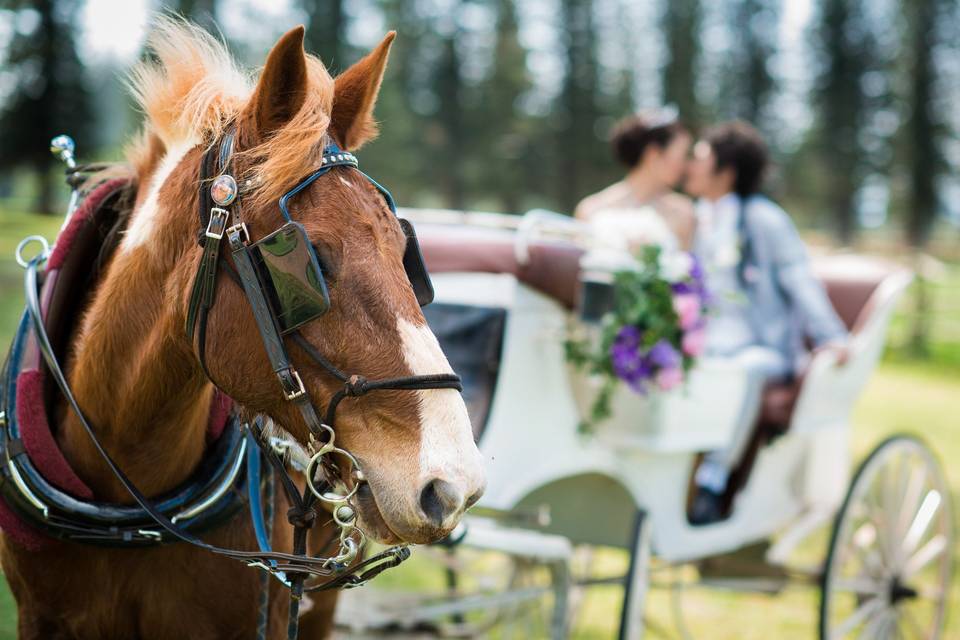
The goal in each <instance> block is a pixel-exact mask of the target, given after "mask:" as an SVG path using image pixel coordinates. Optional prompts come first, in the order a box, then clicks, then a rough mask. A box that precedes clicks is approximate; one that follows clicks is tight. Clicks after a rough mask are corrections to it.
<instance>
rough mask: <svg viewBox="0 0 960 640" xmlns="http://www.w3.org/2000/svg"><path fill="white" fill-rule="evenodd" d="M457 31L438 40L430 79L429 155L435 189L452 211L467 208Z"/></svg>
mask: <svg viewBox="0 0 960 640" xmlns="http://www.w3.org/2000/svg"><path fill="white" fill-rule="evenodd" d="M458 33H459V30H454V31H453V33H451V34H450V35H446V36H443V37H442V38H441V41H440V60H439V62H438V64H437V68H436V71H435V75H434V78H433V85H434V90H435V92H436V97H437V103H438V108H437V113H436V119H435V123H436V125H437V128H436V132H437V135H436V137H435V146H434V149H435V150H434V151H433V153H432V155H433V158H434V160H435V161H436V166H435V168H434V171H435V175H436V178H437V180H438V184H437V187H438V188H439V189H440V192H441V194H442V196H443V198H444V200H445V202H446V206H448V207H450V208H452V209H463V208H464V207H465V206H466V185H465V176H464V171H463V167H464V159H465V158H466V152H467V149H466V130H465V128H464V124H465V123H464V108H465V102H464V95H463V94H464V86H463V78H462V76H461V74H460V54H459V51H458V49H457V40H458Z"/></svg>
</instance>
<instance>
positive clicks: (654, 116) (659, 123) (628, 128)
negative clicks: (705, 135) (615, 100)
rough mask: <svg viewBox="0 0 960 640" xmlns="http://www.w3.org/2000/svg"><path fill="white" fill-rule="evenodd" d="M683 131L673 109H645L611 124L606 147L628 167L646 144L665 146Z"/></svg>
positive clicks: (639, 155)
mask: <svg viewBox="0 0 960 640" xmlns="http://www.w3.org/2000/svg"><path fill="white" fill-rule="evenodd" d="M686 132H687V128H686V127H684V126H683V123H682V122H680V120H679V119H678V118H677V112H676V108H664V109H657V110H653V111H645V112H641V113H637V114H634V115H632V116H627V117H626V118H624V119H622V120H620V121H619V122H617V124H615V125H614V126H613V129H612V130H611V132H610V147H611V148H612V149H613V155H614V156H615V157H616V158H617V160H619V161H620V162H621V163H623V164H624V165H626V166H627V167H629V168H631V169H632V168H633V167H635V166H637V164H638V163H639V162H640V160H641V159H643V152H644V151H645V150H646V148H647V146H649V145H651V144H654V145H657V146H658V147H660V148H663V147H666V146H667V145H668V144H670V142H671V141H673V139H674V137H676V136H677V135H678V134H680V133H686Z"/></svg>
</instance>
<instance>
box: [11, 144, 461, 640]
mask: <svg viewBox="0 0 960 640" xmlns="http://www.w3.org/2000/svg"><path fill="white" fill-rule="evenodd" d="M233 140H234V135H233V133H232V132H231V133H229V134H227V135H226V136H225V137H224V139H223V140H222V141H221V143H220V144H219V145H213V146H211V147H210V148H209V149H208V150H207V151H206V153H205V154H204V157H203V161H202V165H201V174H200V193H199V196H200V198H199V199H200V221H201V225H202V228H203V231H202V232H201V237H200V244H201V245H202V246H203V255H202V257H201V260H200V266H199V268H198V270H197V274H196V276H195V278H194V283H193V289H192V291H191V295H190V302H189V306H188V313H187V326H186V330H187V335H188V337H189V338H190V340H191V342H193V343H194V346H195V347H196V350H197V355H198V360H199V362H200V365H201V367H202V368H203V370H204V372H205V373H206V375H207V377H208V378H209V379H210V380H211V381H212V382H214V384H216V382H215V381H213V378H212V377H211V376H210V373H209V371H208V368H207V366H206V362H205V351H206V348H205V347H206V329H207V322H208V317H209V312H210V310H211V308H212V307H213V305H214V304H215V302H216V294H217V282H218V281H217V275H218V273H219V271H220V268H221V267H223V270H224V272H225V273H227V274H228V276H229V277H230V279H231V280H233V281H234V282H235V283H236V284H237V285H239V286H240V287H241V288H242V289H243V291H244V293H245V295H246V297H247V301H248V302H249V304H250V307H251V310H252V311H253V316H254V319H255V321H256V323H257V328H258V330H259V332H260V337H261V340H262V342H263V346H264V349H265V352H266V355H267V358H268V359H269V361H270V365H271V367H272V368H273V371H274V373H275V374H276V376H277V381H278V384H279V385H280V390H281V391H282V393H283V396H284V398H285V399H286V401H288V402H291V403H293V404H294V405H296V407H297V409H298V410H299V412H300V415H301V417H302V418H303V421H304V423H305V424H306V426H307V429H308V430H309V441H308V443H307V448H308V450H309V452H310V454H311V458H310V462H309V464H307V466H306V469H305V474H304V475H305V477H306V488H305V489H304V490H303V491H302V492H300V490H299V489H298V488H297V486H296V484H295V482H294V480H293V479H292V478H291V477H290V475H289V473H288V471H287V465H286V464H285V463H284V461H283V459H282V458H281V456H280V455H278V451H277V450H275V449H274V447H273V446H272V444H271V443H270V442H269V437H268V434H267V433H266V429H265V427H264V420H263V419H262V418H257V419H255V420H253V422H252V424H250V425H248V427H249V434H250V435H249V437H250V438H251V439H252V440H254V441H255V442H256V443H257V444H258V445H259V446H260V449H261V452H262V455H263V457H264V458H265V459H266V460H267V461H269V463H270V464H271V466H272V467H273V468H274V470H275V471H276V472H277V474H278V476H279V477H280V479H281V485H282V487H283V489H284V492H285V494H286V495H287V498H288V500H289V501H290V504H291V505H292V506H291V508H290V510H289V511H288V513H287V517H288V520H289V521H290V523H291V524H292V525H293V529H294V531H293V553H290V554H288V553H281V552H276V551H273V550H272V549H271V546H270V540H269V535H268V534H266V533H265V528H264V526H263V513H262V512H261V510H260V506H259V503H260V500H259V488H258V489H257V490H256V492H257V495H255V496H254V495H253V493H254V489H253V487H255V486H256V487H259V484H254V482H251V483H250V487H251V498H252V499H251V510H252V512H253V517H254V529H255V531H256V533H257V536H256V537H257V543H258V546H259V551H238V550H234V549H225V548H221V547H217V546H215V545H211V544H208V543H206V542H204V541H203V540H200V539H199V538H197V537H196V536H194V535H193V534H191V533H189V532H188V531H185V530H184V529H182V528H181V527H180V526H178V525H177V524H175V523H174V522H173V521H171V520H170V519H169V518H168V517H167V516H166V515H164V514H163V513H162V512H161V511H160V510H158V509H157V508H156V507H155V505H154V504H153V502H152V501H151V500H150V499H149V498H147V497H146V496H145V495H144V494H143V493H142V492H140V490H139V489H137V487H136V486H135V485H134V484H133V483H132V481H131V480H130V479H129V478H128V477H127V476H126V475H125V474H124V473H123V471H122V470H121V469H120V468H119V467H118V466H117V464H116V463H115V462H114V461H113V459H112V458H111V457H110V455H109V454H108V453H107V451H106V450H105V449H104V448H103V446H102V445H101V443H100V441H99V439H98V438H97V436H96V433H95V430H94V429H93V427H92V426H91V424H90V423H89V421H88V420H87V418H86V416H85V415H84V413H83V411H82V410H81V408H80V406H79V405H78V403H77V401H76V399H75V398H74V396H73V393H72V391H71V389H70V386H69V385H68V383H67V381H66V377H65V376H64V374H63V371H62V369H61V367H60V365H59V362H58V361H57V358H56V356H55V354H54V351H53V348H52V347H51V345H50V340H49V338H48V336H47V332H46V329H45V327H44V323H43V320H42V316H41V312H40V302H39V299H38V296H37V287H36V279H37V270H38V269H39V267H40V264H41V263H42V262H43V259H44V258H45V256H38V257H37V258H35V259H33V260H32V261H30V262H29V264H28V265H27V275H26V296H27V311H28V313H29V315H30V316H31V319H32V321H33V324H34V327H35V329H36V333H37V338H38V340H39V342H40V344H41V353H42V354H43V356H44V358H45V360H46V362H47V365H48V367H49V369H50V372H51V374H52V375H53V377H54V380H55V381H56V382H57V384H58V386H59V387H60V389H61V391H62V392H63V394H64V397H65V398H66V400H67V402H68V403H69V404H70V406H71V408H72V410H73V411H74V412H75V413H76V415H77V417H78V418H79V421H80V424H81V425H82V427H83V428H84V430H85V431H86V432H87V435H88V436H89V437H90V439H91V441H92V443H93V444H94V446H95V448H96V449H97V451H98V452H99V454H100V455H101V457H102V458H103V459H104V461H105V462H106V463H107V465H108V466H109V468H110V469H111V471H112V472H113V473H114V475H115V476H116V477H117V479H118V481H119V482H120V483H121V484H122V485H123V486H124V488H125V489H126V490H127V492H128V493H129V494H130V495H131V496H132V497H133V499H134V500H135V501H136V502H137V504H138V505H139V506H140V507H141V508H142V509H143V510H144V511H145V512H146V513H147V514H148V515H149V516H150V517H151V518H152V519H153V520H154V521H155V522H156V523H157V524H158V525H159V526H160V527H162V528H163V529H164V530H166V531H167V532H168V533H169V534H170V535H171V536H172V537H173V538H175V539H178V540H181V541H183V542H187V543H189V544H191V545H194V546H196V547H199V548H202V549H205V550H207V551H210V552H212V553H215V554H217V555H221V556H225V557H228V558H231V559H234V560H238V561H241V562H243V563H245V564H247V565H249V566H254V567H258V568H260V569H262V570H263V571H265V572H266V573H268V574H270V575H273V576H275V577H277V578H278V579H279V580H280V581H281V582H282V583H283V584H284V585H286V586H287V587H289V588H290V592H291V602H290V617H289V623H288V637H290V638H296V636H297V620H298V612H299V601H300V598H301V596H302V594H303V593H304V592H305V591H320V590H327V589H335V588H346V587H353V586H358V585H360V584H363V583H364V582H365V581H367V580H369V579H370V578H372V577H374V576H376V575H377V574H379V573H380V572H382V571H383V570H385V569H388V568H390V567H394V566H396V565H398V564H399V563H400V562H402V561H403V560H405V559H406V558H407V557H408V556H409V553H410V552H409V549H407V548H406V547H405V546H400V547H393V548H390V549H387V550H386V551H384V552H381V553H379V554H377V555H375V556H373V557H371V558H368V559H366V560H364V561H361V562H358V563H355V560H356V559H357V556H358V554H359V549H360V547H361V545H362V543H363V540H364V537H363V533H362V532H361V531H360V530H359V529H358V528H357V527H356V522H355V521H356V513H357V509H356V507H355V506H354V505H352V504H351V503H350V501H351V499H352V498H353V497H354V495H355V494H356V491H357V489H358V487H359V486H360V484H362V483H363V482H365V479H364V476H363V473H362V470H361V469H360V467H359V464H358V462H357V460H356V458H355V457H354V456H353V455H352V454H351V453H350V452H349V451H347V450H345V449H343V448H340V447H338V446H336V443H335V435H336V434H335V431H334V419H335V417H336V410H337V407H338V406H339V405H340V403H341V401H342V400H343V399H344V398H346V397H360V396H364V395H366V394H367V393H369V392H371V391H378V390H385V389H390V390H404V391H418V390H425V389H456V390H458V391H462V385H461V382H460V377H459V376H457V375H455V374H435V375H420V376H406V377H400V378H388V379H379V380H369V379H367V378H365V377H363V376H361V375H356V374H353V375H351V374H347V373H345V372H343V371H341V370H340V369H338V368H337V367H336V366H334V365H333V364H332V363H331V362H330V361H329V360H328V359H327V358H325V357H324V356H323V355H322V354H321V353H320V352H319V351H318V350H317V349H316V348H315V347H314V346H313V345H312V344H310V343H309V342H308V341H307V340H306V339H305V338H304V337H303V335H302V334H301V333H300V332H299V330H298V327H300V326H302V325H303V324H305V323H307V322H310V321H312V320H314V319H316V318H317V317H319V316H320V315H322V314H323V313H324V312H326V310H327V309H328V308H329V304H330V303H329V297H328V295H327V290H326V284H325V282H324V280H323V273H322V270H321V269H320V262H319V260H318V259H317V257H316V253H315V250H314V249H313V247H312V246H311V245H310V244H309V240H308V239H307V237H306V232H305V231H304V230H303V227H302V226H301V225H299V224H298V223H296V222H294V221H293V220H292V218H291V216H290V213H289V207H288V204H289V201H290V199H291V198H292V197H293V196H295V195H296V194H297V193H299V192H300V191H302V190H304V189H305V188H306V187H308V186H309V185H310V184H312V183H313V182H314V181H316V180H317V179H318V178H320V177H321V176H323V175H325V174H326V173H328V172H329V171H331V170H334V169H338V170H350V169H352V170H356V171H359V168H358V164H357V160H356V158H355V157H354V156H353V155H352V154H350V153H348V152H345V151H342V150H340V149H339V148H337V146H336V145H329V146H328V147H326V148H325V149H324V152H323V156H322V159H321V162H320V167H319V168H318V169H317V170H315V171H314V172H312V173H311V174H309V175H308V176H307V177H305V178H304V179H303V180H301V181H300V182H299V183H298V184H297V185H296V186H294V187H293V188H292V189H291V190H290V191H288V192H287V193H286V194H284V196H283V197H281V198H280V201H279V203H278V204H279V209H280V212H281V214H282V216H283V218H284V220H285V223H284V224H283V225H282V226H281V227H280V228H279V229H277V230H276V231H275V232H274V233H271V234H269V235H268V236H267V237H266V238H264V239H262V240H260V241H258V242H255V241H252V239H251V238H250V235H249V232H248V230H247V226H246V224H245V223H244V221H243V219H242V216H241V212H240V207H239V189H238V188H237V184H236V181H235V179H234V178H233V177H232V176H231V175H230V174H229V166H230V156H231V153H232V148H233ZM215 166H216V170H217V171H219V174H218V175H217V176H216V177H214V176H213V172H214V167H215ZM360 173H361V175H363V176H364V177H365V178H366V179H367V180H369V181H370V182H371V183H372V184H373V185H374V186H375V187H376V188H377V190H378V191H379V192H380V193H381V194H382V195H383V197H384V198H385V200H386V202H387V205H388V206H389V208H390V210H391V211H392V212H393V213H394V214H396V208H395V206H394V203H393V198H392V197H391V196H390V193H389V192H388V191H387V190H386V189H384V188H383V187H381V186H380V185H379V184H377V183H376V182H375V181H374V180H373V179H372V178H370V177H369V176H367V175H366V174H364V173H363V172H360ZM398 220H399V223H400V225H401V228H402V230H403V231H404V234H405V236H406V238H407V247H406V252H405V254H404V258H403V261H404V267H405V269H406V271H407V275H408V277H409V279H410V282H411V287H412V288H413V292H414V294H415V295H416V297H417V300H418V301H419V302H420V304H421V305H423V304H427V303H429V302H430V301H431V300H432V298H433V288H432V286H431V284H430V280H429V276H428V275H427V272H426V269H425V268H424V266H423V258H422V256H421V254H420V250H419V245H418V244H417V240H416V235H415V234H414V232H413V228H412V226H410V223H409V222H407V221H406V220H403V219H398ZM224 238H226V239H227V244H228V247H229V251H230V257H231V262H232V266H231V265H230V264H228V263H226V262H225V261H224V260H222V255H221V244H222V241H223V239H224ZM278 238H279V239H278ZM268 240H272V244H271V243H269V242H267V241H268ZM267 254H269V255H267ZM293 275H297V276H300V277H296V278H294V279H293V280H291V278H290V277H285V276H293ZM291 283H292V284H291ZM285 338H289V340H290V341H292V342H293V343H295V344H296V345H297V346H298V347H299V348H300V350H301V351H303V352H304V353H305V354H306V356H307V357H308V358H309V359H310V360H311V361H312V362H313V363H315V364H317V365H319V367H320V369H321V370H322V371H323V372H325V374H326V375H329V376H330V377H332V378H333V379H335V380H337V381H338V382H339V383H341V384H342V387H341V389H339V390H338V391H336V392H335V393H334V394H333V396H332V397H331V398H330V400H329V401H328V403H327V406H326V409H325V411H324V412H323V413H324V418H323V419H322V420H321V419H320V417H319V414H318V412H317V409H316V406H315V405H314V403H313V400H312V398H311V396H310V392H309V391H308V390H307V388H306V386H305V385H304V383H303V380H302V378H301V376H300V373H299V372H298V371H297V369H296V368H295V367H294V365H293V362H292V359H291V358H290V356H289V354H288V352H287V348H286V344H285ZM252 458H256V456H252ZM338 461H339V463H343V462H344V461H346V462H347V464H348V465H349V466H350V467H352V469H350V470H347V469H343V470H341V469H340V468H339V465H338ZM248 469H249V470H250V471H251V472H252V471H253V470H254V469H259V464H258V462H257V463H254V464H248ZM345 471H346V472H347V475H346V477H347V479H348V480H352V486H350V483H349V482H347V481H345V480H344V472H345ZM270 486H272V484H271V485H270ZM318 501H319V502H323V503H326V504H327V505H329V507H330V511H331V513H332V516H333V521H334V523H335V524H336V525H337V527H338V529H339V550H338V553H337V554H336V555H334V556H330V557H323V556H309V555H307V554H306V537H307V531H308V530H309V529H310V528H311V527H312V526H313V524H314V523H315V522H316V520H317V512H316V506H317V502H318ZM254 503H256V509H254V506H255V505H254ZM332 541H333V539H331V542H332ZM354 563H355V564H354ZM351 565H353V566H351ZM308 578H320V580H318V581H317V582H315V583H313V584H310V585H305V581H306V580H307V579H308Z"/></svg>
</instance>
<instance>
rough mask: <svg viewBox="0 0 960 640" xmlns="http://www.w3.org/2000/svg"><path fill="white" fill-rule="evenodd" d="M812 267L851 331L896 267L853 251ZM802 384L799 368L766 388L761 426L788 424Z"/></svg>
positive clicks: (864, 317) (867, 314)
mask: <svg viewBox="0 0 960 640" xmlns="http://www.w3.org/2000/svg"><path fill="white" fill-rule="evenodd" d="M813 268H814V272H815V273H816V274H817V276H818V277H819V278H820V280H821V281H822V282H823V284H824V286H825V287H826V289H827V296H828V297H829V298H830V302H831V303H832V304H833V308H834V309H836V311H837V315H839V316H840V319H841V320H842V321H843V323H844V324H845V325H846V327H847V329H848V330H849V331H851V332H852V333H854V334H855V333H856V332H857V331H858V330H859V329H860V328H861V327H862V326H863V323H864V322H866V320H867V319H868V318H869V317H870V314H871V313H872V311H873V307H874V300H875V298H874V294H875V293H876V291H877V288H878V287H879V286H880V283H882V282H883V281H884V280H885V279H886V278H888V277H889V276H891V275H893V274H894V273H895V272H896V271H897V270H898V268H897V267H896V266H895V265H891V264H889V263H885V262H882V261H879V260H875V259H871V258H867V257H864V256H854V255H841V256H832V257H824V258H819V259H817V260H815V261H814V263H813ZM802 384H803V372H800V375H798V376H797V378H796V380H794V381H793V382H790V383H789V384H781V385H771V386H770V387H768V388H767V389H766V391H765V392H764V395H763V400H762V404H761V406H760V418H759V422H760V424H761V425H762V426H763V427H765V428H770V429H775V430H782V429H785V428H786V427H787V426H788V425H789V424H790V418H791V416H792V415H793V408H794V406H795V405H796V402H797V397H798V396H799V395H800V387H801V386H802Z"/></svg>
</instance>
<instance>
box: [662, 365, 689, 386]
mask: <svg viewBox="0 0 960 640" xmlns="http://www.w3.org/2000/svg"><path fill="white" fill-rule="evenodd" d="M681 382H683V369H681V368H680V367H670V368H669V369H660V371H658V372H657V387H659V388H660V390H661V391H669V390H670V389H673V388H674V387H676V386H677V385H679V384H680V383H681Z"/></svg>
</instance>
